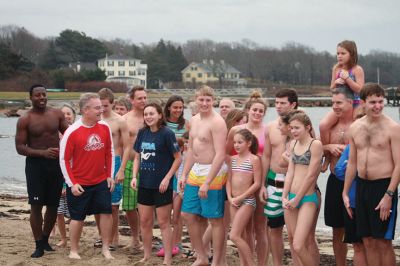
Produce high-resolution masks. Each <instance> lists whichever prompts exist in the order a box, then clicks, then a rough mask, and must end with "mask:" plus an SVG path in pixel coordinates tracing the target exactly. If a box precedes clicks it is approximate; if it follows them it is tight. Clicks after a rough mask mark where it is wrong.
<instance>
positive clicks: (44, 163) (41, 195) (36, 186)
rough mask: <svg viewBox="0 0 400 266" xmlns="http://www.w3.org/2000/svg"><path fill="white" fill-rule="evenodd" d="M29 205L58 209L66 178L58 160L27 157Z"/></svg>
mask: <svg viewBox="0 0 400 266" xmlns="http://www.w3.org/2000/svg"><path fill="white" fill-rule="evenodd" d="M25 175H26V185H27V190H28V197H29V204H31V205H46V206H54V207H58V204H59V203H60V196H61V190H62V187H63V182H64V178H63V175H62V172H61V168H60V163H59V160H58V159H46V158H42V157H26V160H25Z"/></svg>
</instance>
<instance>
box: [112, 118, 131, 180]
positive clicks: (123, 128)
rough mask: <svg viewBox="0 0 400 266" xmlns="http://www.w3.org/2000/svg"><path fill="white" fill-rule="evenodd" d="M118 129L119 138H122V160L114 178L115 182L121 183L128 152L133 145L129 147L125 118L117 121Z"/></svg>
mask: <svg viewBox="0 0 400 266" xmlns="http://www.w3.org/2000/svg"><path fill="white" fill-rule="evenodd" d="M119 129H120V132H121V140H122V147H123V153H122V162H121V166H120V168H119V170H118V172H117V174H116V176H115V180H116V182H117V183H122V181H123V180H124V178H125V175H124V172H125V168H126V164H127V162H128V159H129V154H130V152H131V149H133V147H131V145H129V133H128V126H127V124H126V120H125V119H121V120H120V122H119Z"/></svg>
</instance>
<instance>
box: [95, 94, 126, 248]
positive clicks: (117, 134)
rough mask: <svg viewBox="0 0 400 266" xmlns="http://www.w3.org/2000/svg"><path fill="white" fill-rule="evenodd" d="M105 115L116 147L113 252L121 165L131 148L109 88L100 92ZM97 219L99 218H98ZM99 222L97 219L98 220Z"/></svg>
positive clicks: (120, 187) (115, 243)
mask: <svg viewBox="0 0 400 266" xmlns="http://www.w3.org/2000/svg"><path fill="white" fill-rule="evenodd" d="M98 94H99V96H100V101H101V105H102V106H103V113H102V114H101V118H102V120H103V121H105V122H106V123H107V124H108V126H109V127H110V129H111V133H112V138H113V145H114V156H115V157H114V163H115V164H114V179H115V181H116V183H115V186H114V191H113V192H112V194H111V204H112V217H113V228H112V235H111V241H112V242H111V246H110V248H111V250H113V249H114V248H115V247H117V246H118V224H119V213H118V212H119V204H120V203H121V200H122V184H121V182H122V181H123V180H124V169H125V167H126V164H125V165H121V158H123V157H129V153H130V150H131V148H132V147H131V146H129V145H128V138H129V136H128V130H127V125H126V121H125V119H123V118H122V117H121V116H120V115H118V114H117V113H115V112H114V111H113V110H112V107H113V104H114V94H113V92H112V91H111V90H110V89H108V88H103V89H101V90H100V91H99V93H98ZM96 218H97V217H96ZM96 221H97V219H96Z"/></svg>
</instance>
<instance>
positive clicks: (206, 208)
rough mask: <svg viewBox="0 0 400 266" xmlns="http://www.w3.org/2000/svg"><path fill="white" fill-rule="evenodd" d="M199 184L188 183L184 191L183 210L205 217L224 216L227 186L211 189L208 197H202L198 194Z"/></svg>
mask: <svg viewBox="0 0 400 266" xmlns="http://www.w3.org/2000/svg"><path fill="white" fill-rule="evenodd" d="M199 188H200V187H198V186H192V185H189V184H186V186H185V190H184V193H183V203H182V212H186V213H191V214H196V215H199V216H202V217H204V218H209V219H213V218H222V217H224V203H225V195H226V190H225V188H223V189H219V190H209V191H208V193H207V196H208V197H207V198H205V199H201V198H200V197H199V195H198V193H199Z"/></svg>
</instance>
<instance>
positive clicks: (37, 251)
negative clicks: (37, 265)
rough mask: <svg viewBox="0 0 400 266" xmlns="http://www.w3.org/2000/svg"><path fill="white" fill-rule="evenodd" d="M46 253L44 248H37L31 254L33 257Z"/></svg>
mask: <svg viewBox="0 0 400 266" xmlns="http://www.w3.org/2000/svg"><path fill="white" fill-rule="evenodd" d="M43 255H44V250H43V248H36V249H35V251H34V252H33V253H32V254H31V258H40V257H42V256H43Z"/></svg>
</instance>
